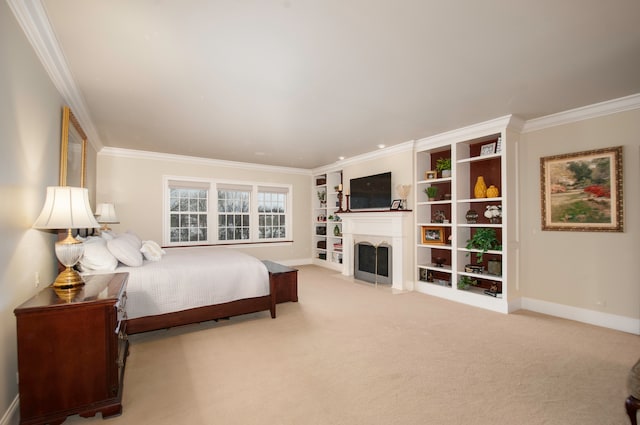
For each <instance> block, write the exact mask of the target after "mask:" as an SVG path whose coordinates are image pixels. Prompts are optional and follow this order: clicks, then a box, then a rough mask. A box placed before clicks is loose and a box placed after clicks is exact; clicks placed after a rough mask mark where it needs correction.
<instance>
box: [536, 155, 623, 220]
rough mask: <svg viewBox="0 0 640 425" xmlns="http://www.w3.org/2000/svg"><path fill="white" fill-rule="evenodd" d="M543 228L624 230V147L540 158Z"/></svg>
mask: <svg viewBox="0 0 640 425" xmlns="http://www.w3.org/2000/svg"><path fill="white" fill-rule="evenodd" d="M540 186H541V191H542V193H541V197H542V230H566V231H582V232H622V231H623V213H622V206H623V203H622V201H623V200H622V146H617V147H612V148H605V149H597V150H591V151H585V152H577V153H571V154H564V155H555V156H547V157H543V158H540Z"/></svg>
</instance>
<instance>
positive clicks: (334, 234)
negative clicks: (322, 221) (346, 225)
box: [333, 224, 340, 236]
mask: <svg viewBox="0 0 640 425" xmlns="http://www.w3.org/2000/svg"><path fill="white" fill-rule="evenodd" d="M333 236H340V226H338V225H337V224H336V227H334V228H333Z"/></svg>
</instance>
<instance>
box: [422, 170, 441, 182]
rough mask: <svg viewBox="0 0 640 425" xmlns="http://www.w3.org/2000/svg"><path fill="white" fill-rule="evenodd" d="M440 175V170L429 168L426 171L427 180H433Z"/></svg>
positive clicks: (425, 177)
mask: <svg viewBox="0 0 640 425" xmlns="http://www.w3.org/2000/svg"><path fill="white" fill-rule="evenodd" d="M437 176H438V172H437V171H435V170H429V171H425V172H424V179H425V180H433V179H435V178H436V177H437Z"/></svg>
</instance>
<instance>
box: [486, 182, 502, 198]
mask: <svg viewBox="0 0 640 425" xmlns="http://www.w3.org/2000/svg"><path fill="white" fill-rule="evenodd" d="M498 196H500V190H498V188H497V187H495V186H494V185H490V186H489V187H488V188H487V198H497V197H498Z"/></svg>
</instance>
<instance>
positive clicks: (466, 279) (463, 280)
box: [458, 275, 478, 289]
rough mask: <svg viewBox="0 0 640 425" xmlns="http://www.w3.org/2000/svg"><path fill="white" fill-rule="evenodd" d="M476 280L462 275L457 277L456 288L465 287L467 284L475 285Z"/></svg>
mask: <svg viewBox="0 0 640 425" xmlns="http://www.w3.org/2000/svg"><path fill="white" fill-rule="evenodd" d="M477 284H478V281H477V280H475V279H472V278H471V277H469V276H466V275H463V276H460V277H459V278H458V289H467V288H468V287H469V286H476V285H477Z"/></svg>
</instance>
